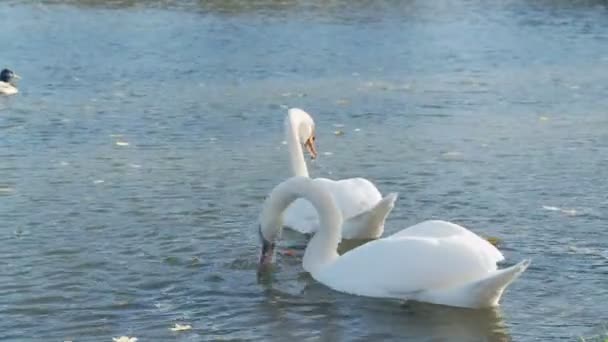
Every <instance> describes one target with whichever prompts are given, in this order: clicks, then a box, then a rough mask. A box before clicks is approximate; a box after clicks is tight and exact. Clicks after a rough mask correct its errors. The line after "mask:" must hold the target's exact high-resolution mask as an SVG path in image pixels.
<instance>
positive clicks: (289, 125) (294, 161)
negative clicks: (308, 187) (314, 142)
mask: <svg viewBox="0 0 608 342" xmlns="http://www.w3.org/2000/svg"><path fill="white" fill-rule="evenodd" d="M300 124H302V120H301V118H299V117H298V116H297V115H293V114H291V113H290V114H289V115H288V116H287V119H286V120H285V140H286V141H287V148H288V149H289V165H290V166H291V175H292V176H302V177H309V175H308V167H307V166H306V160H305V159H304V151H303V150H302V144H301V143H300V137H299V132H300V130H299V126H300Z"/></svg>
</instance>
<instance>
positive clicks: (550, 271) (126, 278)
mask: <svg viewBox="0 0 608 342" xmlns="http://www.w3.org/2000/svg"><path fill="white" fill-rule="evenodd" d="M607 15H608V12H607V8H606V5H605V3H604V2H602V1H575V2H572V1H517V0H511V1H502V2H499V3H493V2H485V1H475V0H471V1H456V2H454V1H433V2H427V1H402V2H399V1H340V0H338V1H329V2H309V1H295V0H287V1H179V2H178V1H136V0H131V1H127V0H124V1H93V0H89V1H84V0H83V1H76V0H49V1H26V0H23V1H17V0H11V1H4V2H2V3H1V4H0V16H1V17H2V18H3V20H2V24H1V26H0V27H2V29H1V30H0V41H2V45H3V48H2V50H1V52H0V63H1V64H2V66H9V67H11V68H12V69H14V70H15V71H16V72H17V73H19V74H21V76H22V77H23V79H22V80H21V82H20V90H21V93H20V94H19V95H17V96H13V97H10V98H6V97H5V98H0V130H1V132H0V175H2V177H1V178H0V236H1V239H0V251H1V253H2V254H1V255H2V258H0V317H2V319H1V320H0V339H2V340H7V341H63V340H74V341H110V340H111V337H115V336H119V335H130V336H137V337H138V338H139V339H140V341H154V340H156V341H173V340H176V341H211V340H219V339H223V340H256V341H259V340H274V341H285V340H288V339H292V340H297V341H300V340H301V341H313V340H325V341H342V340H343V341H354V340H361V341H364V340H365V341H367V340H372V339H373V340H386V341H389V340H394V341H397V340H398V341H403V340H411V341H438V340H450V341H510V340H514V341H548V340H551V341H554V340H573V339H575V338H576V337H577V336H590V335H593V334H595V333H597V332H598V329H599V328H600V327H601V325H602V324H603V323H606V322H607V321H608V313H607V311H606V303H607V302H608V286H607V284H608V231H607V230H606V219H607V216H608V198H607V196H606V194H607V193H608V182H606V179H608V174H607V171H606V170H608V113H606V108H608V97H607V96H606V93H607V90H608V83H607V82H606V80H607V79H608V72H607V71H606V70H608V69H607V68H608V44H607V41H608V20H607ZM291 106H300V107H302V108H304V109H306V110H308V111H310V112H311V113H312V114H313V115H314V117H315V120H316V122H317V126H318V127H317V131H318V144H319V148H320V151H321V156H320V158H319V159H318V160H317V161H316V162H314V163H312V164H310V170H311V173H312V175H314V176H324V177H331V178H346V177H353V176H365V177H367V178H369V179H371V180H373V181H374V182H375V183H376V184H377V185H378V187H379V188H380V190H381V191H382V192H384V193H386V192H390V191H397V192H399V193H400V199H399V201H398V203H397V207H396V208H395V210H394V211H393V213H392V214H391V216H390V219H389V221H388V223H387V232H386V233H387V234H388V233H392V232H395V231H398V230H400V229H402V228H405V227H407V226H409V225H412V224H415V223H417V222H420V221H422V220H425V219H432V218H440V219H445V220H450V221H453V222H457V223H460V224H463V225H465V226H467V227H469V228H470V229H472V230H473V231H475V232H476V233H478V234H481V235H483V236H495V237H498V238H500V240H501V246H500V248H501V250H503V251H504V254H505V256H506V257H507V263H506V265H509V264H512V263H514V262H516V261H519V260H521V259H522V258H532V259H533V264H532V266H531V267H530V268H529V270H528V271H526V273H525V274H524V275H523V276H522V277H521V278H520V279H519V280H518V281H517V282H516V283H514V284H513V285H512V286H511V287H510V288H509V290H508V291H507V293H506V294H505V296H504V297H503V304H502V306H501V307H500V308H499V309H497V310H462V309H453V308H446V307H441V306H433V305H423V304H415V303H408V304H402V303H398V302H395V301H384V300H371V299H366V298H360V297H354V296H349V295H344V294H340V293H336V292H333V291H331V290H329V289H327V288H325V287H324V286H322V285H319V284H317V283H316V282H314V281H313V280H312V279H311V278H310V276H308V275H307V274H305V273H303V272H302V267H301V261H300V259H299V257H289V256H282V255H278V258H277V270H276V271H275V273H274V274H273V277H272V279H270V280H268V279H266V280H264V281H262V282H258V280H257V279H256V274H255V262H256V257H257V255H258V254H257V253H258V248H259V243H258V240H257V231H256V226H257V223H256V222H257V215H258V213H259V210H260V205H261V202H262V200H263V199H264V196H265V195H266V194H267V193H268V191H269V190H270V189H271V188H272V187H273V186H274V185H276V184H277V183H278V182H279V181H281V180H283V179H285V178H286V177H288V176H289V170H288V167H287V155H286V153H287V152H286V150H285V147H284V145H282V144H281V141H282V139H283V137H282V130H281V129H282V121H283V118H284V115H285V114H286V108H288V107H291ZM336 130H341V131H343V132H344V134H343V135H335V134H334V131H336ZM327 152H330V153H327ZM301 243H302V240H301V238H299V237H297V236H288V239H287V242H284V244H283V245H284V246H286V247H289V246H290V244H301ZM362 271H363V270H362ZM184 322H185V323H189V324H192V326H193V327H194V329H193V330H191V331H189V332H183V333H174V332H171V331H170V330H169V327H171V326H172V325H173V324H174V323H184Z"/></svg>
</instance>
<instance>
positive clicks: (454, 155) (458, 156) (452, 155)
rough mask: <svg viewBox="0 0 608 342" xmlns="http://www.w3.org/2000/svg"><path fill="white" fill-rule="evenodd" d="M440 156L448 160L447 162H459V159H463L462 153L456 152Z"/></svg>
mask: <svg viewBox="0 0 608 342" xmlns="http://www.w3.org/2000/svg"><path fill="white" fill-rule="evenodd" d="M441 156H442V157H443V158H444V159H448V160H460V159H463V157H464V154H462V152H458V151H450V152H445V153H442V154H441Z"/></svg>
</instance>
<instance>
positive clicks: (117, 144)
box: [116, 140, 129, 146]
mask: <svg viewBox="0 0 608 342" xmlns="http://www.w3.org/2000/svg"><path fill="white" fill-rule="evenodd" d="M116 146H129V143H128V142H126V141H121V140H119V141H117V142H116Z"/></svg>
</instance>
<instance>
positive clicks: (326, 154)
mask: <svg viewBox="0 0 608 342" xmlns="http://www.w3.org/2000/svg"><path fill="white" fill-rule="evenodd" d="M333 154H334V153H333V152H329V151H326V152H323V155H324V156H333Z"/></svg>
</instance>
